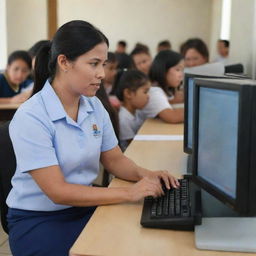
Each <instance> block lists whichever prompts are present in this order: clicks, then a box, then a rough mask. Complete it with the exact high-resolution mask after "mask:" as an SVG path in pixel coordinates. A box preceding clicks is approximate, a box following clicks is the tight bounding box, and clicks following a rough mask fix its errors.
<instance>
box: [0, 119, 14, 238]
mask: <svg viewBox="0 0 256 256" xmlns="http://www.w3.org/2000/svg"><path fill="white" fill-rule="evenodd" d="M9 124H10V121H8V122H6V123H4V124H2V125H1V126H0V214H1V224H2V227H3V230H4V231H5V232H6V233H7V234H8V227H7V220H6V215H7V212H8V206H7V204H6V198H7V196H8V194H9V192H10V190H11V188H12V185H11V179H12V176H13V175H14V172H15V169H16V158H15V154H14V151H13V147H12V142H11V139H10V136H9Z"/></svg>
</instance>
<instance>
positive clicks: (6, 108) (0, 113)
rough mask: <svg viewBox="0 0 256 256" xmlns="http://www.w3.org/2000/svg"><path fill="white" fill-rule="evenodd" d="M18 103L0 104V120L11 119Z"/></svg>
mask: <svg viewBox="0 0 256 256" xmlns="http://www.w3.org/2000/svg"><path fill="white" fill-rule="evenodd" d="M19 106H20V104H0V121H8V120H11V119H12V117H13V115H14V114H15V112H16V110H17V108H18V107H19Z"/></svg>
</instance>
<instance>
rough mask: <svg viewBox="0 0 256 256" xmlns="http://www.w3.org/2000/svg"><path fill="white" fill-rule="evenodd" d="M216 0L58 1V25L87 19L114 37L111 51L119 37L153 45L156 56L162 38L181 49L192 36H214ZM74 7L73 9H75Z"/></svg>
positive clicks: (133, 43)
mask: <svg viewBox="0 0 256 256" xmlns="http://www.w3.org/2000/svg"><path fill="white" fill-rule="evenodd" d="M212 1H214V0H179V1H177V0H157V1H156V0H129V1H127V0H111V1H109V0H87V1H84V0H72V1H70V0H58V24H59V25H62V24H63V23H65V22H67V21H69V20H72V19H83V20H87V21H89V22H91V23H93V24H94V25H95V26H97V27H98V28H100V29H101V30H102V31H103V32H104V33H105V34H106V36H107V37H108V38H109V39H110V50H112V51H113V50H115V46H116V43H117V41H118V40H120V39H125V40H126V41H127V42H128V51H131V50H132V48H133V47H134V45H135V43H136V42H138V41H139V42H142V43H145V44H147V45H149V47H150V49H151V53H152V54H153V55H154V54H155V50H156V46H157V43H158V42H159V40H163V39H169V40H170V41H171V42H172V44H173V49H174V50H178V49H179V46H180V44H181V43H182V42H184V41H185V40H186V39H187V38H189V37H201V38H202V39H203V40H205V41H206V43H209V42H210V36H211V8H212ZM71 10H72V11H71Z"/></svg>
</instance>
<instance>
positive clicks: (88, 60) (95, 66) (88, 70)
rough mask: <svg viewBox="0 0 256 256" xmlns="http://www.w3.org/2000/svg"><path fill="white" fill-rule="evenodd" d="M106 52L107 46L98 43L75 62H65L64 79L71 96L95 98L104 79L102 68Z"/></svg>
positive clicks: (105, 59)
mask: <svg viewBox="0 0 256 256" xmlns="http://www.w3.org/2000/svg"><path fill="white" fill-rule="evenodd" d="M107 51H108V46H107V44H106V43H100V44H98V45H96V46H95V47H94V48H93V49H92V50H90V51H89V52H86V53H84V54H83V55H81V56H79V57H78V58H77V59H76V60H75V61H67V63H68V64H67V68H66V70H65V72H64V76H65V77H64V78H65V81H66V84H67V88H68V90H70V92H71V93H72V94H75V95H84V96H88V97H93V96H95V94H96V92H97V90H98V89H99V88H100V84H101V81H102V79H103V78H104V77H105V72H104V66H105V65H106V62H107Z"/></svg>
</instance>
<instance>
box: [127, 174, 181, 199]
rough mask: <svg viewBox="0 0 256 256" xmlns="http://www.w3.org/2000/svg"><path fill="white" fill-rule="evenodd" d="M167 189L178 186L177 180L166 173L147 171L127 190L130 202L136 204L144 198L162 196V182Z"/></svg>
mask: <svg viewBox="0 0 256 256" xmlns="http://www.w3.org/2000/svg"><path fill="white" fill-rule="evenodd" d="M161 181H163V182H164V184H165V186H166V188H167V189H170V188H171V187H174V188H177V187H179V186H180V184H179V182H178V180H177V179H176V178H175V177H173V176H172V175H171V174H169V173H168V172H167V171H154V172H152V171H149V172H148V173H147V175H146V176H145V177H143V178H142V179H141V180H140V181H139V182H137V183H135V184H134V185H133V186H132V187H130V188H129V198H130V201H131V202H136V201H139V200H141V199H143V198H144V197H146V196H153V197H159V196H162V195H164V191H163V189H162V182H161Z"/></svg>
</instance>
